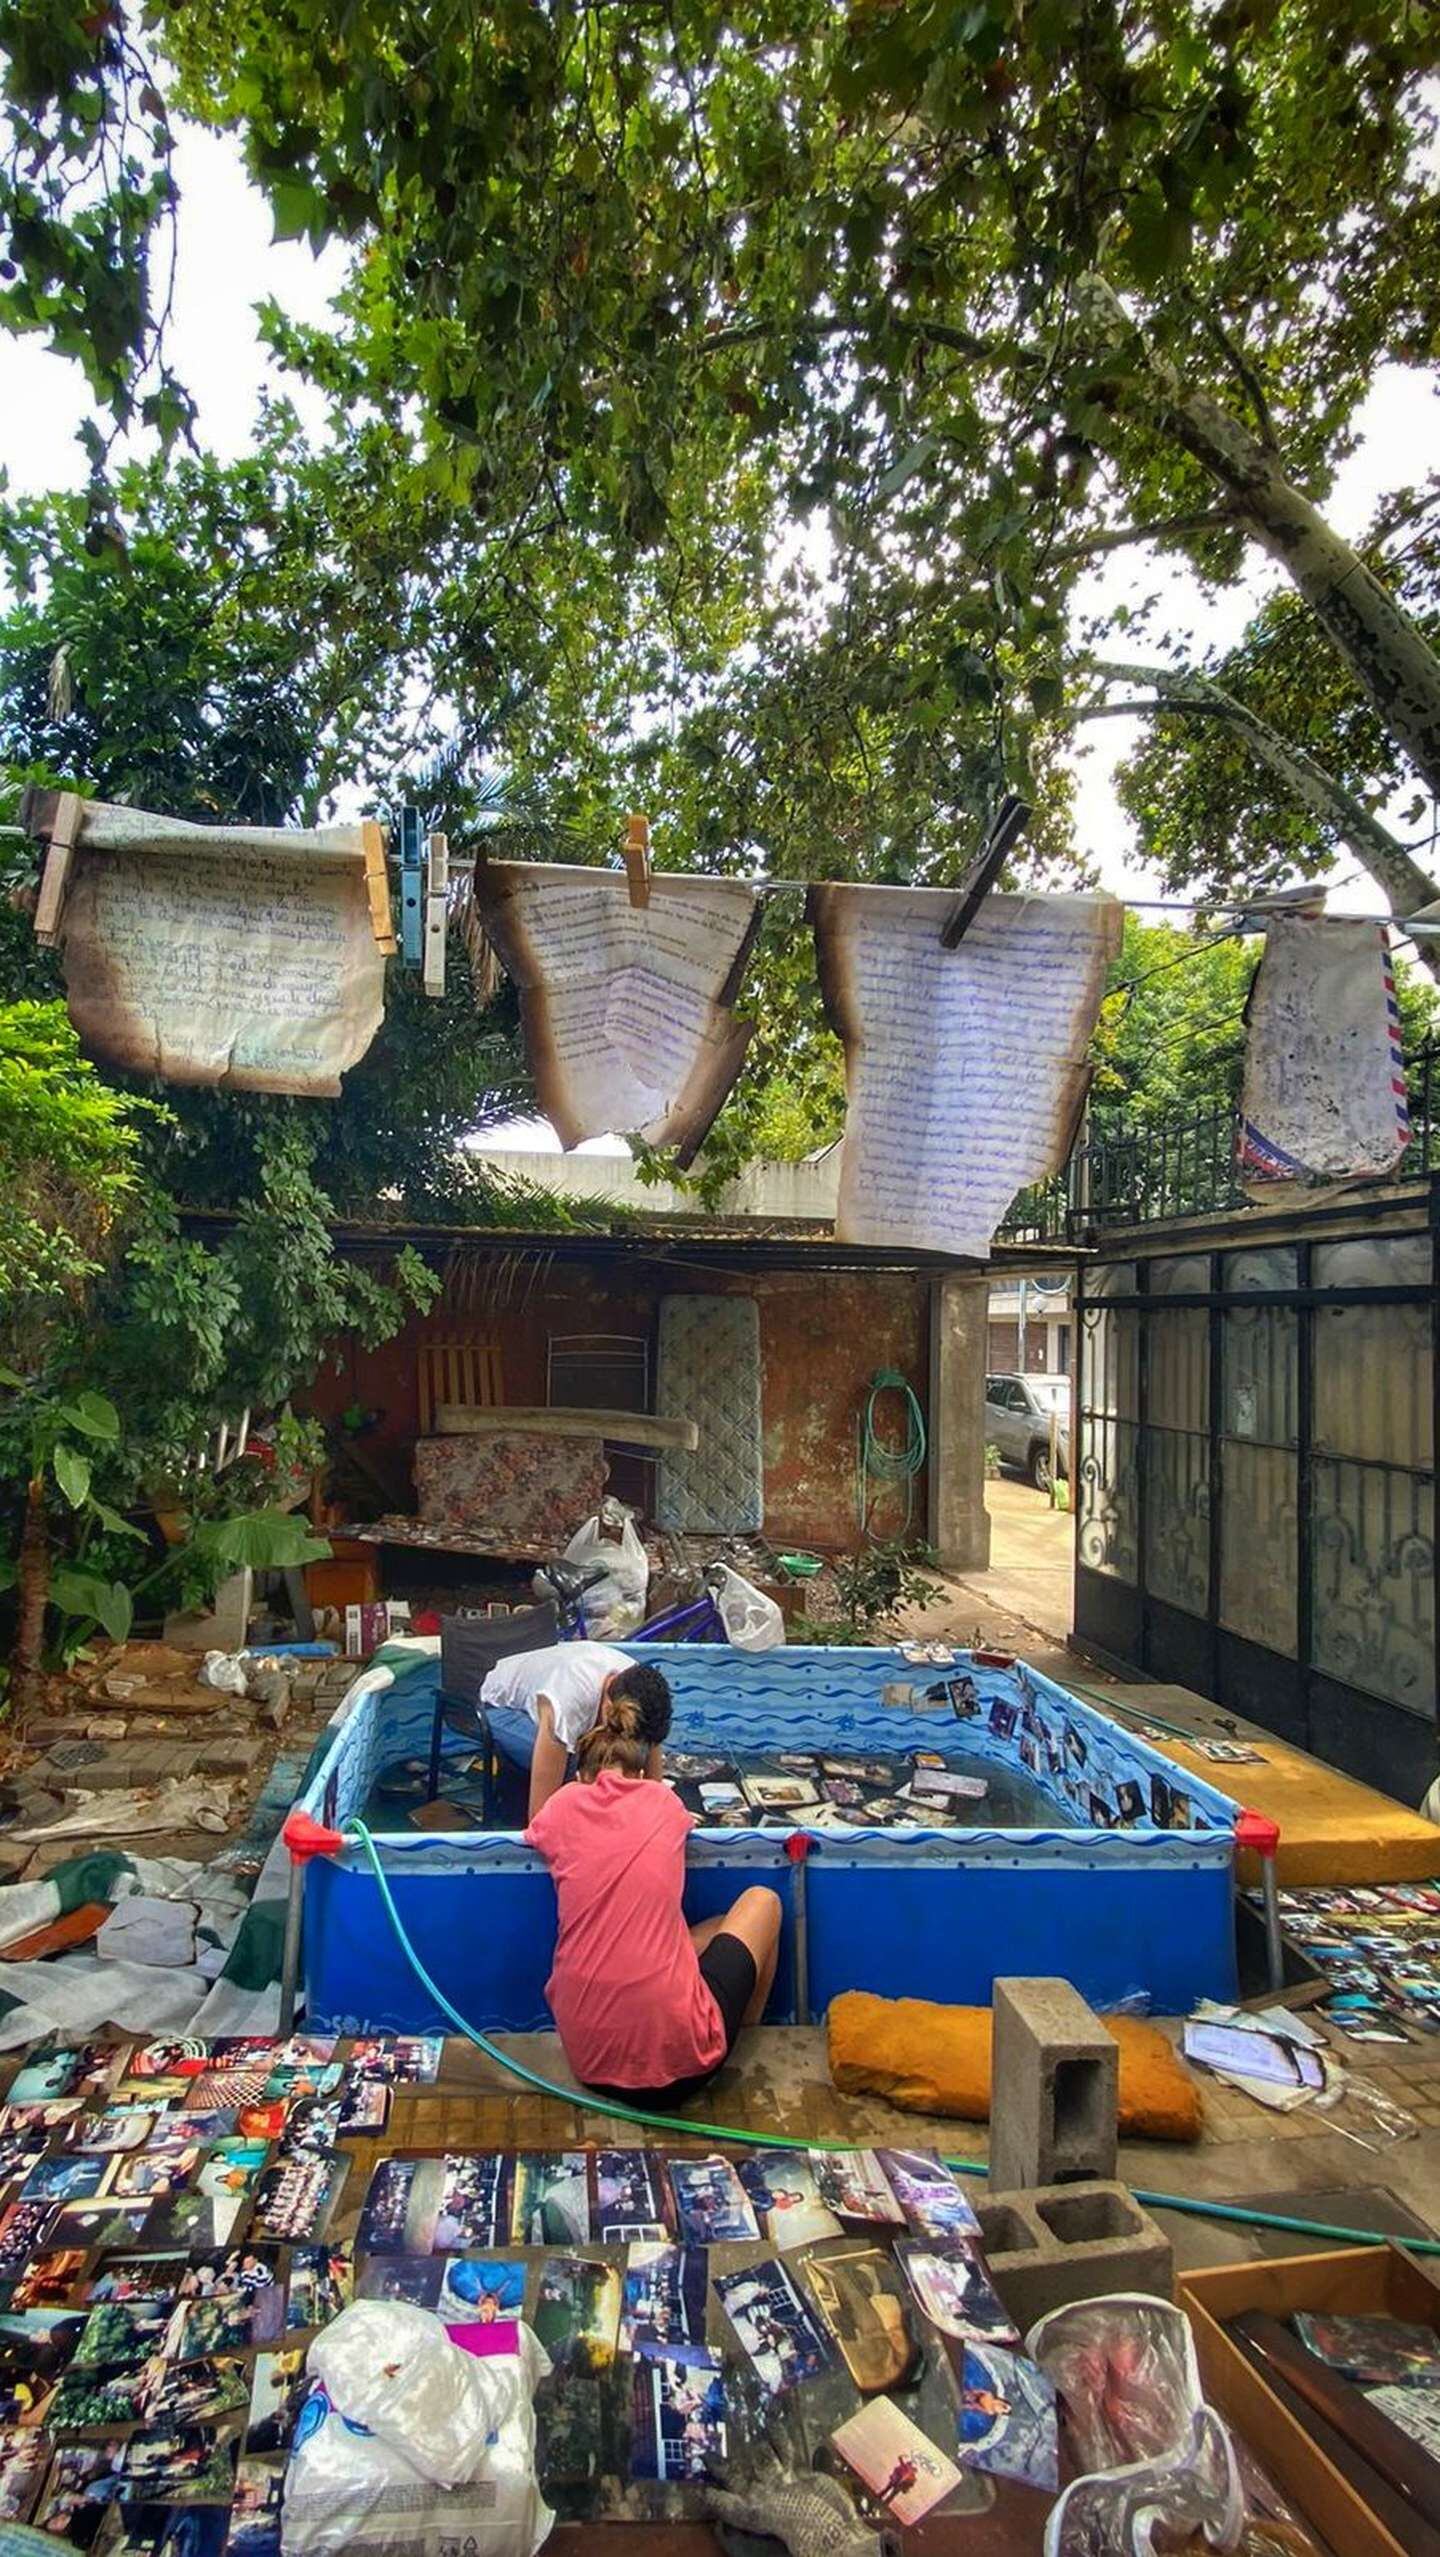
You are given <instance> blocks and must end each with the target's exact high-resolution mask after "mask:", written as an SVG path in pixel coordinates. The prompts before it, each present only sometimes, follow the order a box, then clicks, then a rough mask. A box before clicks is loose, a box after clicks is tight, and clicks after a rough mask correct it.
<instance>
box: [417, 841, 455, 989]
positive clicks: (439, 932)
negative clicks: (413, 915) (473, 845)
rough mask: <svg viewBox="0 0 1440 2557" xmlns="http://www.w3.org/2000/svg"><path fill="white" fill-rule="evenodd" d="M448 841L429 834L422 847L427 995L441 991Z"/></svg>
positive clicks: (448, 866)
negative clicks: (424, 853) (423, 852)
mask: <svg viewBox="0 0 1440 2557" xmlns="http://www.w3.org/2000/svg"><path fill="white" fill-rule="evenodd" d="M449 887H450V838H449V836H448V835H432V836H431V837H430V841H429V843H428V845H427V847H426V869H425V965H424V976H423V978H422V983H423V985H424V988H425V991H426V993H427V994H434V995H439V994H443V993H444V991H445V933H446V928H447V925H448V923H449V894H448V892H449Z"/></svg>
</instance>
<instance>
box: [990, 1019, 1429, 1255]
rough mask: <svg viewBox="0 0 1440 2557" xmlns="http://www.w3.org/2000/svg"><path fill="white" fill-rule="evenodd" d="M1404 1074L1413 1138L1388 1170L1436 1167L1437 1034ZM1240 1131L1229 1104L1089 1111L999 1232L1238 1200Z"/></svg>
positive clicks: (1147, 1217)
mask: <svg viewBox="0 0 1440 2557" xmlns="http://www.w3.org/2000/svg"><path fill="white" fill-rule="evenodd" d="M1406 1080H1407V1083H1408V1085H1409V1093H1410V1143H1409V1145H1408V1146H1407V1148H1406V1150H1405V1153H1404V1155H1403V1156H1402V1157H1401V1160H1400V1163H1399V1165H1398V1167H1397V1169H1396V1171H1395V1173H1394V1175H1393V1176H1392V1177H1393V1178H1394V1179H1396V1180H1400V1181H1408V1180H1416V1181H1418V1180H1422V1179H1423V1178H1424V1177H1425V1176H1426V1175H1427V1174H1428V1173H1430V1172H1431V1171H1433V1170H1435V1169H1436V1168H1437V1167H1440V1125H1437V1112H1440V1042H1436V1041H1427V1042H1426V1044H1425V1046H1424V1047H1423V1048H1418V1049H1417V1050H1416V1051H1415V1053H1414V1055H1413V1056H1412V1057H1411V1058H1410V1059H1409V1060H1408V1062H1407V1066H1406ZM1239 1131H1240V1114H1239V1111H1238V1110H1236V1109H1234V1108H1227V1109H1212V1110H1201V1111H1197V1112H1196V1113H1194V1114H1193V1115H1192V1116H1190V1117H1188V1118H1174V1119H1157V1120H1155V1121H1154V1122H1152V1123H1147V1124H1142V1125H1141V1126H1139V1127H1129V1128H1127V1127H1126V1126H1125V1125H1124V1124H1123V1123H1122V1122H1120V1121H1117V1120H1113V1119H1111V1118H1110V1117H1108V1116H1104V1117H1101V1116H1098V1115H1096V1116H1092V1117H1090V1118H1088V1119H1087V1120H1086V1122H1085V1125H1084V1127H1083V1129H1082V1131H1081V1134H1080V1137H1079V1140H1078V1142H1077V1143H1076V1146H1075V1148H1074V1151H1073V1153H1072V1154H1071V1157H1070V1160H1069V1162H1068V1163H1067V1164H1066V1166H1065V1169H1064V1171H1063V1172H1057V1173H1056V1174H1055V1175H1054V1177H1053V1178H1052V1179H1051V1180H1049V1181H1042V1182H1039V1183H1037V1185H1036V1186H1035V1187H1034V1188H1033V1189H1029V1190H1022V1191H1021V1192H1020V1195H1019V1197H1018V1198H1017V1199H1016V1201H1015V1204H1014V1206H1013V1207H1012V1208H1011V1210H1010V1213H1009V1215H1008V1216H1007V1217H1006V1219H1005V1222H1004V1224H1003V1225H1002V1227H1001V1229H1000V1231H1001V1234H1002V1235H1003V1236H1004V1238H1005V1240H1006V1241H1007V1242H1011V1243H1073V1242H1076V1241H1078V1240H1079V1238H1080V1237H1081V1236H1082V1235H1083V1234H1084V1233H1085V1232H1086V1230H1087V1229H1090V1228H1097V1227H1103V1226H1124V1225H1158V1224H1163V1223H1164V1222H1165V1221H1166V1219H1167V1218H1171V1217H1184V1216H1208V1215H1213V1214H1215V1213H1217V1212H1218V1211H1220V1210H1222V1209H1225V1208H1231V1207H1242V1206H1244V1205H1245V1204H1246V1203H1247V1196H1246V1192H1245V1190H1244V1188H1243V1186H1242V1184H1241V1181H1240V1177H1239V1166H1238V1140H1239Z"/></svg>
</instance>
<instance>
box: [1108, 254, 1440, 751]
mask: <svg viewBox="0 0 1440 2557" xmlns="http://www.w3.org/2000/svg"><path fill="white" fill-rule="evenodd" d="M1084 302H1085V307H1086V310H1087V312H1088V314H1089V317H1090V319H1091V321H1092V323H1094V324H1095V325H1096V327H1097V329H1098V331H1100V332H1102V333H1103V334H1104V336H1105V337H1106V339H1107V340H1108V342H1109V344H1110V346H1111V347H1112V348H1113V349H1114V350H1115V351H1117V352H1119V351H1120V350H1121V348H1122V347H1123V348H1124V349H1125V351H1126V352H1128V353H1133V352H1134V351H1135V341H1136V336H1137V332H1136V329H1135V324H1134V322H1133V320H1132V319H1131V317H1130V314H1129V313H1128V312H1127V311H1126V310H1125V308H1124V305H1123V304H1122V303H1121V302H1120V300H1119V299H1118V297H1117V296H1116V294H1114V293H1113V292H1112V291H1111V289H1110V287H1109V285H1107V284H1106V283H1105V282H1104V280H1103V278H1101V277H1099V276H1092V277H1090V278H1089V279H1087V286H1086V290H1085V295H1084ZM1140 349H1141V351H1142V353H1143V357H1144V360H1145V363H1146V366H1147V370H1148V390H1147V391H1146V392H1144V393H1142V396H1143V397H1144V400H1145V406H1146V408H1147V410H1148V411H1149V413H1150V415H1151V417H1152V419H1153V421H1154V423H1155V424H1157V425H1158V426H1160V427H1161V429H1162V430H1163V431H1164V432H1165V433H1166V434H1168V435H1170V436H1172V437H1173V438H1174V440H1175V442H1176V443H1177V444H1180V445H1182V446H1183V447H1184V450H1185V451H1186V452H1187V453H1189V454H1190V456H1191V457H1192V459H1193V460H1195V461H1197V462H1199V464H1200V465H1201V468H1202V469H1203V470H1206V471H1208V473H1209V474H1210V477H1211V478H1212V480H1214V481H1215V482H1216V484H1217V485H1218V486H1219V487H1220V488H1222V489H1223V490H1224V491H1225V493H1226V496H1227V497H1228V498H1229V500H1230V504H1231V506H1232V508H1233V510H1234V514H1235V517H1236V520H1237V521H1238V522H1239V523H1241V524H1243V525H1244V526H1245V528H1246V530H1247V531H1248V532H1250V533H1251V534H1252V535H1253V536H1254V538H1255V540H1256V541H1258V542H1259V543H1260V544H1261V545H1262V547H1263V548H1264V549H1265V550H1268V551H1269V553H1270V555H1271V557H1272V559H1278V560H1279V562H1280V565H1281V567H1282V568H1283V569H1284V570H1285V571H1286V574H1287V575H1288V576H1289V577H1290V578H1291V579H1292V580H1293V582H1294V584H1295V585H1296V586H1297V587H1298V588H1299V590H1300V592H1301V594H1302V595H1303V596H1304V597H1305V600H1306V602H1307V603H1308V604H1309V606H1310V608H1311V610H1312V612H1313V613H1314V615H1315V618H1316V620H1317V621H1318V622H1319V623H1320V625H1321V628H1322V629H1323V630H1324V631H1325V632H1326V633H1327V635H1328V637H1329V638H1330V640H1331V641H1332V643H1333V645H1334V646H1335V647H1336V648H1337V649H1338V651H1339V653H1340V655H1341V656H1342V657H1343V658H1344V660H1345V663H1346V665H1347V666H1348V667H1349V669H1350V672H1351V674H1352V675H1353V676H1354V678H1355V681H1356V683H1357V684H1358V685H1359V687H1360V690H1361V691H1362V692H1363V693H1364V695H1365V697H1366V699H1367V701H1369V702H1370V704H1371V706H1372V708H1373V709H1374V711H1375V715H1376V717H1377V718H1378V719H1379V721H1380V724H1381V726H1382V727H1383V728H1384V729H1385V730H1386V732H1387V734H1388V735H1390V736H1392V737H1393V738H1395V740H1396V742H1397V743H1398V744H1399V745H1400V746H1402V747H1403V748H1404V751H1405V753H1406V754H1407V755H1408V756H1409V758H1410V761H1411V762H1412V764H1413V765H1414V767H1415V770H1416V771H1417V772H1418V773H1419V775H1420V777H1421V779H1422V781H1423V782H1424V783H1425V785H1426V787H1427V789H1429V790H1430V791H1431V792H1432V793H1433V794H1434V796H1435V797H1436V799H1440V658H1437V656H1436V654H1435V651H1434V649H1433V648H1432V647H1431V646H1430V644H1429V642H1428V640H1426V639H1425V638H1424V636H1423V635H1422V633H1421V632H1420V631H1419V630H1418V629H1417V628H1416V626H1415V624H1414V622H1412V621H1411V620H1410V618H1409V616H1408V615H1407V614H1405V613H1403V612H1402V611H1401V609H1400V607H1399V605H1398V604H1397V603H1396V602H1395V601H1394V599H1393V597H1392V596H1390V595H1388V594H1387V593H1386V591H1385V589H1384V587H1383V586H1382V585H1381V583H1380V581H1379V579H1378V577H1376V576H1374V575H1373V574H1372V572H1371V571H1370V570H1369V569H1368V568H1367V567H1366V565H1365V562H1364V560H1363V559H1362V558H1361V557H1360V555H1359V553H1358V551H1355V550H1352V549H1351V547H1350V544H1349V543H1348V542H1346V541H1342V540H1341V538H1340V535H1339V534H1338V533H1336V532H1332V530H1331V528H1330V526H1329V525H1328V524H1327V523H1326V522H1325V520H1324V518H1323V516H1321V515H1319V514H1317V512H1316V510H1315V508H1314V507H1313V506H1312V505H1311V504H1310V501H1309V499H1308V498H1306V497H1302V496H1301V494H1300V491H1299V490H1298V489H1297V488H1295V487H1293V486H1292V485H1291V483H1290V481H1289V480H1288V479H1287V478H1286V476H1285V473H1284V471H1283V470H1282V469H1281V466H1280V463H1279V460H1278V458H1277V456H1276V454H1275V453H1274V452H1273V451H1272V450H1271V448H1270V447H1269V445H1267V444H1264V443H1262V442H1261V440H1260V438H1259V436H1258V435H1255V434H1252V432H1251V430H1250V428H1249V427H1248V426H1244V425H1242V424H1241V422H1240V420H1239V419H1238V418H1236V417H1232V416H1231V414H1230V412H1229V410H1228V409H1224V408H1222V407H1221V405H1220V403H1219V401H1218V400H1212V399H1211V398H1209V397H1208V395H1207V394H1205V393H1204V392H1194V391H1187V390H1185V389H1184V387H1183V385H1182V384H1181V382H1180V380H1179V377H1178V375H1177V374H1176V372H1175V370H1174V367H1173V366H1172V365H1171V364H1169V363H1168V362H1167V361H1166V359H1165V358H1164V357H1162V356H1160V355H1158V354H1157V353H1156V352H1155V351H1154V349H1153V348H1151V347H1149V346H1147V345H1146V344H1145V341H1144V339H1143V337H1141V339H1140Z"/></svg>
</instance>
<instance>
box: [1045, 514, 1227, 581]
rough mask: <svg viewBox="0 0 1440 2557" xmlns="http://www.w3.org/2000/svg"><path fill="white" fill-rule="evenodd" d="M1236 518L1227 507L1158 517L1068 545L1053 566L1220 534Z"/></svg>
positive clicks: (1053, 555) (1052, 555)
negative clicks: (1174, 537) (1180, 536)
mask: <svg viewBox="0 0 1440 2557" xmlns="http://www.w3.org/2000/svg"><path fill="white" fill-rule="evenodd" d="M1234 523H1235V518H1234V516H1233V515H1232V514H1231V512H1230V509H1229V508H1228V507H1227V506H1212V507H1210V508H1208V509H1205V508H1202V509H1200V510H1199V511H1198V512H1196V513H1193V514H1189V515H1157V516H1156V518H1155V520H1154V522H1153V523H1150V524H1119V525H1116V526H1115V528H1114V529H1113V531H1107V532H1096V533H1090V534H1087V535H1086V537H1085V539H1084V540H1083V541H1078V542H1064V543H1062V544H1061V546H1060V548H1059V549H1058V550H1052V551H1051V553H1050V565H1051V566H1052V567H1063V566H1064V565H1065V563H1066V562H1067V561H1069V560H1072V559H1089V558H1091V557H1092V556H1093V555H1094V554H1095V553H1096V552H1097V551H1111V550H1124V549H1126V548H1127V547H1128V545H1129V544H1130V543H1131V542H1158V541H1164V540H1165V539H1166V538H1167V537H1168V536H1169V535H1171V534H1173V533H1209V532H1218V531H1221V530H1223V529H1225V528H1226V527H1227V526H1228V527H1230V528H1232V529H1233V527H1234Z"/></svg>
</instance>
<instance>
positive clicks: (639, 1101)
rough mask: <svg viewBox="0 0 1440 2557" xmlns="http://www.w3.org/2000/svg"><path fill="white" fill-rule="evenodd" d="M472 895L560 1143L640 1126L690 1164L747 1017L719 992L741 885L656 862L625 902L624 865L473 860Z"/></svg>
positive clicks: (745, 915) (633, 1131) (741, 924)
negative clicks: (641, 898) (506, 976)
mask: <svg viewBox="0 0 1440 2557" xmlns="http://www.w3.org/2000/svg"><path fill="white" fill-rule="evenodd" d="M475 903H476V907H477V910H478V912H479V913H480V915H481V917H482V918H483V921H484V924H485V929H486V931H487V933H488V934H489V936H490V939H491V940H492V942H493V943H494V945H495V948H496V949H497V950H498V951H499V953H500V957H501V959H502V960H503V961H504V964H505V966H506V967H507V968H508V970H509V972H510V974H511V976H512V977H514V979H515V981H516V983H517V985H518V986H519V988H520V1017H521V1021H522V1023H523V1025H524V1031H525V1046H526V1052H527V1054H528V1056H529V1059H530V1068H531V1072H532V1073H533V1075H534V1077H535V1090H536V1095H537V1097H538V1099H539V1103H540V1107H541V1109H542V1110H543V1111H544V1113H545V1116H546V1117H547V1119H549V1120H550V1122H551V1124H552V1126H553V1127H554V1128H555V1131H556V1133H557V1135H558V1136H559V1138H560V1142H561V1144H562V1145H564V1146H567V1147H568V1146H572V1145H579V1144H580V1143H581V1142H582V1140H583V1139H584V1138H585V1137H590V1136H605V1135H608V1134H610V1133H612V1132H613V1133H614V1134H616V1135H620V1136H629V1135H639V1136H643V1137H644V1138H645V1139H646V1140H647V1142H648V1143H649V1144H651V1145H673V1146H675V1147H676V1148H677V1150H678V1151H679V1153H680V1157H681V1160H682V1161H683V1162H688V1161H690V1159H691V1158H692V1157H693V1156H694V1154H695V1153H696V1151H697V1150H698V1148H699V1146H700V1143H701V1141H702V1139H703V1138H704V1136H705V1135H706V1133H707V1131H708V1130H709V1128H710V1127H711V1125H712V1124H713V1122H714V1119H715V1116H716V1113H717V1111H718V1110H719V1108H720V1105H721V1103H722V1101H723V1100H724V1098H725V1095H726V1093H727V1092H728V1091H729V1089H730V1086H731V1085H732V1083H733V1082H734V1080H735V1077H736V1075H737V1074H738V1073H739V1071H740V1066H741V1061H742V1059H743V1057H744V1054H745V1050H746V1047H747V1046H748V1044H749V1039H750V1027H751V1025H750V1023H749V1022H748V1021H737V1020H736V1018H735V1016H734V1014H733V1012H732V1011H731V1010H730V1008H729V1005H728V1004H727V1003H725V1002H723V1001H722V1000H721V998H722V995H723V993H724V991H725V989H726V986H727V983H728V981H729V980H730V979H731V978H732V976H733V975H734V974H735V973H736V971H737V969H738V967H739V964H740V962H741V960H742V957H743V953H744V951H745V948H746V946H747V944H748V941H749V939H750V935H751V933H752V931H753V928H754V922H755V914H756V899H755V896H754V894H753V891H752V890H750V889H749V888H746V887H744V886H742V885H741V884H740V883H739V882H738V881H735V882H732V881H730V880H728V879H696V878H689V877H682V876H680V875H679V874H677V873H675V872H669V871H664V872H657V873H656V875H655V876H654V877H653V878H652V880H651V882H650V903H649V905H648V906H644V907H633V906H632V905H631V903H630V898H629V891H628V888H627V886H626V882H625V879H624V877H623V875H622V874H621V873H620V872H618V871H608V870H578V869H568V868H562V867H561V866H560V865H558V864H556V863H553V862H540V861H536V862H492V863H489V864H488V865H482V866H480V867H478V868H477V870H476V873H475Z"/></svg>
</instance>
